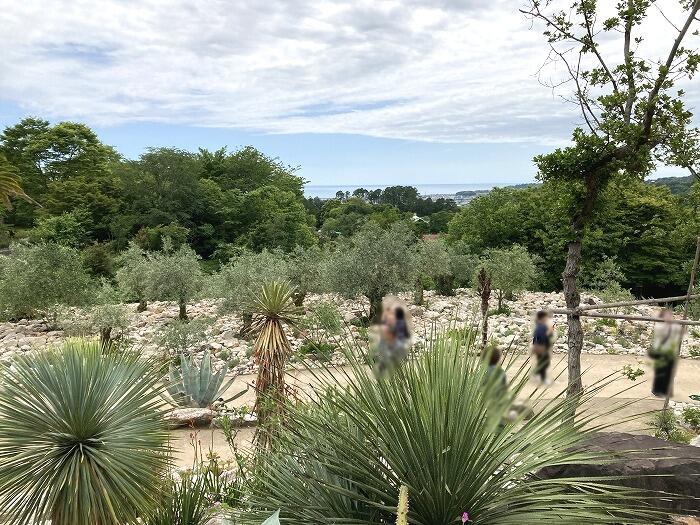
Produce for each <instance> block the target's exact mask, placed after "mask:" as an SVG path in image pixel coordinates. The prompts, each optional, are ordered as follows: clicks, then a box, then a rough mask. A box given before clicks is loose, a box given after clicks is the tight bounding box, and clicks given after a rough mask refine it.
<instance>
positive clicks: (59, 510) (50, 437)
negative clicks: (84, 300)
mask: <svg viewBox="0 0 700 525" xmlns="http://www.w3.org/2000/svg"><path fill="white" fill-rule="evenodd" d="M159 376H160V374H159V373H158V368H157V366H154V363H152V362H149V361H145V360H142V359H141V358H140V357H139V356H137V355H135V354H133V353H129V352H122V353H109V354H104V355H103V354H102V349H101V348H100V345H99V344H98V343H96V342H89V343H88V342H83V341H78V340H73V341H69V342H66V343H65V344H64V345H63V346H61V347H59V348H57V349H50V350H46V351H44V352H42V353H38V354H33V355H31V356H29V355H24V356H20V357H19V358H17V360H16V361H15V362H14V363H13V364H12V366H11V367H6V368H2V369H0V515H2V516H3V519H5V520H6V523H9V524H11V525H15V524H17V525H25V524H29V523H45V522H48V521H49V520H50V521H51V523H52V524H53V525H122V524H125V523H134V522H135V520H136V519H137V517H138V516H140V515H142V514H143V513H144V512H147V511H148V510H150V508H151V507H152V505H153V504H154V503H155V494H157V492H158V489H159V487H160V485H161V483H162V476H163V473H164V471H165V470H166V469H167V468H168V466H169V462H170V460H169V455H168V448H167V439H168V434H167V430H166V426H165V423H164V421H163V417H162V412H161V409H160V405H161V401H160V396H159V393H160V390H161V387H160V386H159V382H160V377H159Z"/></svg>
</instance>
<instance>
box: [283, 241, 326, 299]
mask: <svg viewBox="0 0 700 525" xmlns="http://www.w3.org/2000/svg"><path fill="white" fill-rule="evenodd" d="M325 256H326V252H325V251H324V250H323V249H321V248H319V247H318V246H316V245H313V246H310V247H308V248H304V247H303V246H297V247H296V248H295V249H294V250H292V251H291V252H290V253H289V255H288V256H287V261H288V264H287V269H286V273H287V277H288V278H289V280H290V282H291V283H292V285H293V286H294V287H295V288H294V304H295V305H296V306H302V305H303V304H304V299H305V298H306V295H307V294H308V293H310V292H318V291H321V288H322V284H321V283H322V268H323V264H324V258H325Z"/></svg>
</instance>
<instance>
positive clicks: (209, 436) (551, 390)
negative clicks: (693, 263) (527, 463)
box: [171, 354, 700, 467]
mask: <svg viewBox="0 0 700 525" xmlns="http://www.w3.org/2000/svg"><path fill="white" fill-rule="evenodd" d="M525 360H526V357H525V356H520V357H517V358H516V359H515V363H514V365H515V366H520V365H522V364H523V363H525ZM581 363H582V369H583V370H585V374H584V385H591V384H594V383H595V382H597V381H600V380H602V379H604V378H605V377H607V376H608V375H609V374H611V373H613V372H615V371H617V370H621V369H622V367H624V366H625V365H632V366H633V367H635V368H636V367H640V368H642V369H643V370H644V375H643V376H641V377H640V378H639V379H637V381H629V380H628V379H625V378H623V379H620V380H619V381H616V382H615V383H614V384H613V385H609V386H607V387H605V388H604V389H603V390H602V391H601V392H600V394H599V397H597V398H596V399H595V400H594V401H593V406H592V408H593V409H594V410H596V411H598V412H599V413H600V414H601V416H600V418H599V420H598V421H597V422H598V423H601V424H612V425H613V428H614V429H615V430H620V431H624V432H632V433H648V432H649V431H648V428H647V425H646V422H647V419H648V418H642V419H639V420H637V421H633V422H623V423H620V421H621V420H624V419H625V418H626V416H631V415H635V414H640V413H647V412H650V411H653V410H659V409H661V408H662V407H663V400H662V399H657V398H654V397H653V396H651V393H650V390H651V386H650V385H651V378H652V377H653V370H652V368H651V366H650V363H649V362H648V361H647V360H644V359H640V358H639V357H637V356H629V355H592V354H584V355H582V357H581ZM346 370H347V369H341V370H340V371H337V372H336V373H337V374H340V373H343V372H344V371H346ZM551 377H552V379H553V382H552V384H551V385H550V386H549V387H548V388H547V390H546V393H545V397H550V398H551V397H554V396H555V395H556V394H558V393H559V392H562V391H563V390H565V389H566V385H567V376H566V355H564V354H555V355H554V357H553V359H552V369H551ZM253 379H254V376H252V375H245V376H240V377H239V378H238V380H237V381H235V382H234V384H233V385H232V387H231V389H230V391H229V392H227V394H228V395H233V394H234V393H236V392H238V391H240V390H241V389H242V388H244V385H246V384H249V383H250V382H251V381H253ZM315 382H316V380H315V379H314V377H313V374H312V373H311V372H309V371H308V370H296V371H292V372H290V373H289V374H288V383H289V384H290V385H293V386H295V387H296V388H299V389H300V390H302V391H306V392H308V391H311V390H312V389H313V384H314V383H315ZM535 388H536V385H535V384H534V383H531V384H529V385H528V386H527V387H526V388H525V391H524V395H527V394H529V393H530V392H531V391H532V390H534V389H535ZM622 391H624V393H622V394H620V392H622ZM690 394H700V360H697V359H695V360H691V359H682V360H681V362H680V366H679V367H678V373H677V375H676V381H675V393H674V396H673V399H674V400H675V401H684V402H685V401H688V396H689V395H690ZM254 397H255V396H254V392H253V390H252V389H251V390H249V391H248V392H247V393H246V394H245V395H244V396H242V397H241V398H239V399H238V400H237V401H236V405H237V406H243V405H247V406H252V404H253V402H254ZM629 401H635V402H634V404H633V405H631V406H627V407H624V408H622V409H621V410H619V411H616V412H615V413H614V414H612V415H605V412H607V411H608V410H609V409H610V408H612V407H613V405H615V404H617V403H621V404H625V403H628V402H629ZM253 432H254V430H253V429H243V430H241V431H240V432H239V434H238V440H237V441H238V442H239V443H240V444H241V445H242V446H244V447H245V446H248V445H249V444H250V440H251V438H252V436H253ZM171 436H172V445H173V448H174V450H175V451H176V457H177V463H178V465H180V466H183V467H184V466H189V465H192V463H193V460H194V448H193V446H192V444H191V442H192V439H193V436H192V431H191V430H187V429H184V430H175V431H173V432H172V433H171ZM194 439H196V440H198V441H199V442H200V444H201V447H202V448H203V449H205V451H206V450H209V449H210V448H211V449H212V450H213V451H214V452H216V453H218V454H219V455H221V456H222V457H230V451H229V448H228V445H227V444H226V442H225V440H224V438H223V435H222V434H221V432H220V431H218V430H209V429H201V430H199V431H198V432H197V433H196V435H195V436H194Z"/></svg>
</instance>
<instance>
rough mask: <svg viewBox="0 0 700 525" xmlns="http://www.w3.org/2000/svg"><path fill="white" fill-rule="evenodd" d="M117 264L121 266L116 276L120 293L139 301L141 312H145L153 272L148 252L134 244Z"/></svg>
mask: <svg viewBox="0 0 700 525" xmlns="http://www.w3.org/2000/svg"><path fill="white" fill-rule="evenodd" d="M117 264H118V265H119V266H120V268H119V269H118V270H117V275H116V278H117V286H118V288H119V291H120V292H121V294H122V296H123V297H124V298H125V299H127V300H135V301H138V302H139V310H144V309H145V308H146V300H147V297H148V287H149V284H150V270H151V266H150V265H149V261H148V258H147V257H146V252H144V251H143V250H142V249H141V248H140V247H139V246H138V245H137V244H136V243H133V242H132V243H130V244H129V249H128V250H126V251H125V252H124V253H122V254H121V256H120V257H119V258H118V259H117Z"/></svg>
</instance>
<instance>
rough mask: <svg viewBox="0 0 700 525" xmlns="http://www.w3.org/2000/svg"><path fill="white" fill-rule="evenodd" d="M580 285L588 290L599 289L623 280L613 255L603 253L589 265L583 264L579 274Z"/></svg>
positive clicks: (623, 277)
mask: <svg viewBox="0 0 700 525" xmlns="http://www.w3.org/2000/svg"><path fill="white" fill-rule="evenodd" d="M580 281H581V286H583V287H584V288H586V289H588V290H594V291H600V290H605V289H606V288H610V287H611V286H614V285H615V284H617V285H618V286H619V283H621V282H624V281H625V274H623V273H622V269H621V268H620V265H619V264H617V261H616V260H615V257H608V256H607V255H603V257H602V259H601V260H600V261H598V262H597V263H594V264H593V265H592V266H591V267H588V266H584V267H583V268H582V270H581V274H580Z"/></svg>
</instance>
